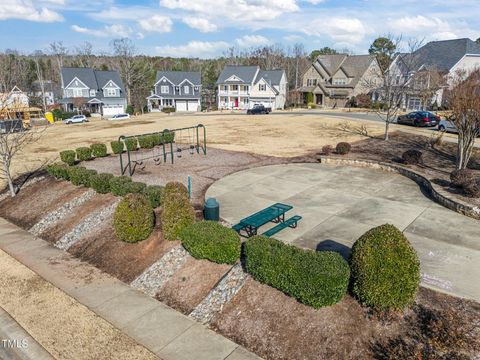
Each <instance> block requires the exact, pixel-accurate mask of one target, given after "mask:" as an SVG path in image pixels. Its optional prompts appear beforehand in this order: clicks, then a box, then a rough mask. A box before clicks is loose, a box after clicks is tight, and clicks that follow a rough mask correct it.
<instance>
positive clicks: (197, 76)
mask: <svg viewBox="0 0 480 360" xmlns="http://www.w3.org/2000/svg"><path fill="white" fill-rule="evenodd" d="M163 77H166V78H167V79H168V80H170V82H172V83H173V84H174V85H180V83H182V82H183V80H185V79H187V80H188V81H190V82H191V83H192V84H194V85H202V75H201V73H200V72H199V71H157V76H156V78H155V83H157V82H158V81H159V80H160V79H161V78H163Z"/></svg>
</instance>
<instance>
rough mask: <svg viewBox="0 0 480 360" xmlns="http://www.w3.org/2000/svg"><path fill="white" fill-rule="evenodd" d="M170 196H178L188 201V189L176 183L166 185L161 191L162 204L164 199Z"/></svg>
mask: <svg viewBox="0 0 480 360" xmlns="http://www.w3.org/2000/svg"><path fill="white" fill-rule="evenodd" d="M172 195H180V196H183V197H185V198H186V199H188V189H187V187H186V186H185V185H183V184H182V183H179V182H177V181H172V182H169V183H167V185H165V187H164V189H163V194H162V204H164V203H165V198H167V197H169V196H172Z"/></svg>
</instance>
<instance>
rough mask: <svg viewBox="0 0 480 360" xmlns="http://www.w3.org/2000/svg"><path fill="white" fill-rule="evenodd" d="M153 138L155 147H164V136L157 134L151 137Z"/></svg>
mask: <svg viewBox="0 0 480 360" xmlns="http://www.w3.org/2000/svg"><path fill="white" fill-rule="evenodd" d="M150 136H151V137H152V141H153V146H157V145H162V144H163V135H162V134H161V133H156V134H153V135H150Z"/></svg>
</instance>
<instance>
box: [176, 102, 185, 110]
mask: <svg viewBox="0 0 480 360" xmlns="http://www.w3.org/2000/svg"><path fill="white" fill-rule="evenodd" d="M175 106H176V108H177V111H187V102H186V101H176V102H175Z"/></svg>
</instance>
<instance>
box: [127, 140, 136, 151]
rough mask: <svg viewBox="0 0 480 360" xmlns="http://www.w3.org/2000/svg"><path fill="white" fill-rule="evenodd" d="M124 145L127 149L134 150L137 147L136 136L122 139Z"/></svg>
mask: <svg viewBox="0 0 480 360" xmlns="http://www.w3.org/2000/svg"><path fill="white" fill-rule="evenodd" d="M124 142H125V147H126V149H127V150H128V151H135V150H137V148H138V142H137V138H128V139H125V140H124Z"/></svg>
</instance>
